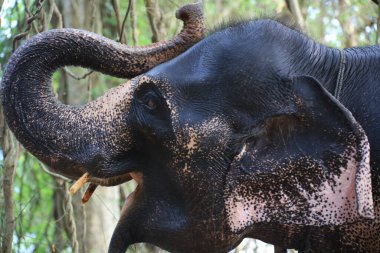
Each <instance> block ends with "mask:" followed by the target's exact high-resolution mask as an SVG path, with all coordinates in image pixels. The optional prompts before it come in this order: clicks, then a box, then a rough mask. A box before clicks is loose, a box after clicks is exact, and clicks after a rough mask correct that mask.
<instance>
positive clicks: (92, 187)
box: [82, 183, 98, 204]
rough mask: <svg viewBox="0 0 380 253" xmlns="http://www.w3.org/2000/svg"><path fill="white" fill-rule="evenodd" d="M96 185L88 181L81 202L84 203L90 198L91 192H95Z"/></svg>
mask: <svg viewBox="0 0 380 253" xmlns="http://www.w3.org/2000/svg"><path fill="white" fill-rule="evenodd" d="M96 187H98V185H97V184H94V183H90V185H89V186H88V187H87V190H86V192H85V193H84V195H83V198H82V204H85V203H86V202H87V201H89V200H90V198H91V196H92V194H93V193H94V192H95V190H96Z"/></svg>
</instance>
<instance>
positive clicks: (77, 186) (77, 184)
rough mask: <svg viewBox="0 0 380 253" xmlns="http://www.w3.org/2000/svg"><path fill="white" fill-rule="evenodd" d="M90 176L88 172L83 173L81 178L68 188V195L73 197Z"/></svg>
mask: <svg viewBox="0 0 380 253" xmlns="http://www.w3.org/2000/svg"><path fill="white" fill-rule="evenodd" d="M89 176H90V174H89V173H88V172H86V173H84V174H83V176H81V177H80V178H79V179H78V180H77V181H76V182H75V183H74V184H73V186H71V187H70V194H71V195H73V194H75V193H76V192H77V191H79V189H80V188H82V187H83V185H84V184H85V183H86V182H87V180H88V178H89Z"/></svg>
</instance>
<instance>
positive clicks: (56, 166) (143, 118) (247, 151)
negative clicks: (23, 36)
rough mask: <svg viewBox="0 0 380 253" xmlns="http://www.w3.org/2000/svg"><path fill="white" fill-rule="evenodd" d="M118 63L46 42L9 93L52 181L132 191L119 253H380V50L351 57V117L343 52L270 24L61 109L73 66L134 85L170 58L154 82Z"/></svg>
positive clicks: (68, 36) (88, 44)
mask: <svg viewBox="0 0 380 253" xmlns="http://www.w3.org/2000/svg"><path fill="white" fill-rule="evenodd" d="M190 23H191V22H190ZM192 24H193V25H194V27H195V28H197V29H198V32H196V33H195V34H193V35H195V36H194V37H195V38H198V39H199V38H200V37H201V36H199V31H200V30H202V29H201V28H200V27H199V26H197V25H196V22H195V23H192ZM184 30H185V31H186V34H192V33H191V29H189V30H186V29H184ZM190 37H191V36H190ZM179 38H181V34H180V35H179ZM186 38H188V37H187V36H186ZM177 39H178V38H177ZM196 40H197V39H191V40H190V42H189V44H192V43H193V42H195V41H196ZM174 41H176V39H174ZM57 43H59V44H58V45H57ZM169 44H170V43H169ZM68 45H69V46H68ZM73 45H78V47H75V46H73ZM45 47H47V48H45ZM120 47H121V46H120V45H117V44H115V43H113V42H111V41H108V40H105V39H102V38H99V37H97V36H95V35H93V34H88V33H84V32H82V31H76V30H65V31H55V32H50V33H46V34H44V35H40V36H37V37H35V38H33V39H31V40H30V41H29V42H27V43H26V44H25V45H24V46H23V47H22V48H21V49H20V50H18V51H17V52H16V53H15V55H14V56H13V57H12V59H11V60H10V63H9V64H8V67H7V70H6V72H5V75H4V80H3V106H4V110H5V114H6V117H7V122H8V124H9V125H10V127H11V129H12V130H13V131H14V132H15V134H16V136H17V138H18V139H19V140H20V141H21V142H22V143H23V145H24V146H26V147H27V148H28V149H29V150H30V151H31V152H32V153H33V154H34V155H36V156H37V157H38V158H39V159H41V160H42V161H43V162H45V163H46V164H48V165H49V166H51V168H52V169H53V170H54V171H55V172H57V173H60V174H63V175H65V176H67V177H70V178H73V179H75V178H78V177H79V176H81V175H82V174H83V173H84V172H88V173H90V175H91V178H90V180H92V181H94V182H97V183H99V184H103V185H114V184H119V183H122V182H124V181H127V180H129V179H130V178H133V179H135V180H136V181H137V183H138V186H137V189H136V190H135V192H134V193H132V194H131V195H130V196H129V197H128V200H127V201H126V204H125V206H124V208H123V211H122V215H121V218H120V220H119V223H118V225H117V227H116V229H115V232H114V235H113V238H112V241H111V245H110V249H109V252H112V253H119V252H120V253H121V252H125V250H126V249H127V248H128V247H129V246H130V245H131V244H133V243H136V242H150V243H153V244H155V245H158V246H160V247H162V248H164V249H167V250H169V251H171V252H226V251H228V250H230V249H232V248H233V247H234V246H236V245H237V244H238V243H239V242H240V241H241V240H242V239H243V238H244V237H253V238H258V239H261V240H264V241H266V242H269V243H272V244H275V245H278V246H280V247H287V248H296V249H298V250H300V252H378V251H379V248H380V241H379V239H378V237H379V232H380V227H379V214H380V211H379V208H378V206H379V190H378V189H379V187H378V186H379V172H378V164H379V162H380V157H379V150H380V141H379V137H378V134H377V133H378V132H379V131H380V115H379V113H380V112H379V111H378V109H377V108H379V106H380V101H379V99H378V98H379V95H380V94H379V92H380V86H379V85H377V82H378V80H380V76H379V75H380V74H379V73H380V71H379V66H378V64H377V61H378V59H379V57H380V53H378V52H379V51H378V48H377V47H368V48H355V49H346V50H345V55H346V58H347V65H346V69H345V72H344V80H343V88H342V91H341V94H340V98H341V99H340V101H338V100H337V99H335V98H334V97H333V96H332V95H331V94H332V93H333V91H334V89H335V84H336V80H337V76H338V71H339V66H340V64H339V62H340V55H341V54H340V53H339V51H338V50H336V49H331V48H327V47H324V46H322V45H319V44H317V43H316V42H314V41H313V40H311V39H309V38H307V37H306V36H305V35H303V34H302V33H300V32H298V31H295V30H293V29H291V28H289V27H287V26H285V25H283V24H281V23H279V22H277V21H273V20H256V21H249V22H245V23H241V24H236V25H231V26H230V27H227V28H225V29H222V30H220V31H218V32H215V33H213V34H212V35H210V36H209V37H207V38H206V39H204V40H202V41H201V42H199V43H197V44H196V45H194V46H193V47H191V48H190V49H189V50H187V51H186V52H185V53H183V54H181V55H179V56H178V57H176V58H174V59H172V60H170V61H168V62H165V63H163V64H161V65H158V66H156V67H155V68H153V69H152V70H150V71H148V72H146V73H145V74H142V75H140V76H137V77H135V78H133V79H132V80H131V81H130V82H128V83H127V84H124V85H121V86H119V87H117V88H115V89H114V90H111V91H110V92H109V93H107V94H106V95H104V96H103V97H101V98H99V99H98V100H97V101H95V102H93V103H91V104H88V105H86V106H84V107H72V106H66V105H62V104H60V103H58V102H57V101H56V99H55V98H53V97H52V96H51V91H50V89H51V88H50V87H49V85H48V84H49V82H50V78H51V73H52V72H53V71H54V70H55V69H56V68H57V67H60V66H63V65H67V64H70V65H80V66H84V67H91V68H93V69H95V70H99V71H102V72H106V73H108V74H112V75H118V76H128V77H131V76H134V75H137V74H140V73H143V72H144V71H146V70H147V68H150V67H153V64H158V63H159V62H161V60H162V61H165V60H168V59H169V58H172V56H173V54H171V56H170V57H167V58H165V57H158V58H159V59H160V60H159V61H157V62H155V63H152V64H147V66H145V63H146V60H144V58H143V59H141V58H138V59H140V60H134V59H135V58H134V57H135V56H136V55H134V54H130V55H129V54H127V55H124V53H123V52H124V51H123V49H122V48H120ZM170 48H173V50H174V49H175V48H178V45H177V44H176V43H174V44H172V47H170ZM179 48H181V47H179ZM185 48H187V46H186V47H182V49H183V50H184V49H185ZM53 49H54V50H53ZM161 49H162V50H163V51H165V46H164V47H163V48H161ZM182 49H181V50H179V51H178V52H177V51H175V54H179V53H180V52H181V51H183V50H182ZM33 50H37V51H33ZM159 51H160V50H158V51H156V52H155V53H154V54H159ZM43 52H46V54H44V55H43V57H41V54H42V53H43ZM143 52H144V53H143V55H145V56H146V51H143ZM154 54H153V55H152V54H150V56H148V57H147V58H148V59H152V58H154V59H155V58H157V57H155V56H154ZM164 55H166V54H165V53H164ZM173 57H174V56H173ZM125 59H128V60H125ZM57 62H58V63H57ZM153 62H154V61H153ZM124 65H125V66H124ZM136 69H137V70H136ZM124 71H125V72H124ZM310 250H313V251H310Z"/></svg>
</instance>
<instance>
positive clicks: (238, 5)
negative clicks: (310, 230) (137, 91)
mask: <svg viewBox="0 0 380 253" xmlns="http://www.w3.org/2000/svg"><path fill="white" fill-rule="evenodd" d="M376 1H377V0H376ZM376 1H375V0H373V1H370V0H321V1H313V0H233V1H227V0H205V1H203V2H202V3H203V8H204V13H205V22H206V27H207V28H213V27H214V26H215V25H217V24H219V23H221V22H228V21H229V20H234V19H241V18H252V17H254V18H257V17H262V16H280V17H281V18H283V19H287V20H294V21H295V22H297V23H298V24H299V26H300V27H301V28H302V29H303V30H304V31H305V33H307V34H308V35H310V36H311V37H312V38H314V39H315V40H317V41H319V42H320V43H323V44H326V45H328V46H331V47H338V48H344V47H352V46H361V45H373V44H376V42H377V40H378V33H377V29H376V28H377V26H378V25H377V24H378V23H379V20H378V17H379V13H380V9H379V7H378V6H377V4H376ZM189 2H190V1H185V0H161V1H159V0H104V1H102V0H0V10H1V12H0V78H1V77H2V73H3V70H4V67H5V65H6V63H7V60H8V58H9V56H10V55H11V54H12V51H13V50H14V49H16V48H17V47H18V46H19V45H20V44H22V43H23V42H24V41H25V40H26V39H28V38H29V37H30V36H33V35H34V34H36V33H40V32H43V31H46V30H49V29H54V28H62V27H74V28H81V29H85V30H89V31H93V32H95V33H98V34H102V35H104V36H106V37H108V38H111V39H113V40H115V41H119V42H121V43H125V44H128V45H131V46H134V45H146V44H150V43H152V42H155V41H159V40H164V39H168V38H171V37H173V36H174V35H175V34H176V33H178V32H179V30H180V29H181V27H182V23H181V22H180V21H178V20H176V19H175V16H174V13H175V10H176V9H177V8H178V7H180V6H182V5H184V4H186V3H189ZM124 82H125V80H121V79H117V78H113V77H110V76H106V75H102V74H99V73H96V72H92V71H89V70H86V69H81V68H74V67H66V68H63V69H60V70H59V71H57V72H56V73H55V74H54V76H53V87H54V91H55V92H56V95H57V96H58V97H59V98H60V100H61V101H62V102H64V103H67V104H83V103H86V102H88V101H90V100H93V99H95V98H96V97H98V96H100V95H102V94H103V93H104V92H105V91H106V90H107V89H109V88H111V87H114V86H116V85H118V84H120V83H124ZM0 146H1V150H0V166H1V168H0V189H1V192H0V235H1V240H0V252H3V253H11V252H17V253H24V252H25V253H29V252H30V253H34V252H36V253H37V252H52V253H55V252H74V253H98V252H99V253H102V252H107V245H108V243H109V239H110V236H111V234H112V231H113V229H114V226H115V224H116V222H117V220H118V217H119V214H120V208H121V206H122V205H123V203H124V200H125V197H126V196H128V192H130V191H131V190H132V189H134V185H131V184H133V183H127V184H124V185H121V186H117V187H102V188H101V189H99V188H98V190H97V191H96V192H95V195H94V196H93V197H92V199H91V200H90V201H89V202H88V203H87V204H86V205H82V204H81V196H82V194H83V192H82V193H79V194H76V195H74V196H70V194H69V193H68V189H69V187H70V186H71V185H72V183H73V182H70V181H67V180H66V179H63V178H60V177H58V176H56V175H51V174H48V173H47V172H46V168H44V165H43V164H41V163H40V162H39V161H37V160H36V159H35V158H34V157H33V155H31V154H29V153H28V152H27V151H26V150H24V149H23V147H22V146H21V145H20V144H19V143H18V142H17V141H16V140H15V138H14V137H13V136H12V134H11V133H10V131H9V130H8V129H7V127H6V124H5V123H4V118H3V116H2V114H1V115H0ZM128 252H142V253H144V252H164V251H162V250H160V249H158V248H155V247H153V246H151V245H146V244H141V245H138V246H134V247H133V248H131V249H130V250H128ZM232 252H258V253H264V252H273V246H271V245H267V244H265V243H262V242H259V241H257V240H253V239H250V240H244V241H243V242H242V243H241V244H240V245H239V246H238V248H237V249H235V250H234V251H232ZM289 252H295V251H293V250H289Z"/></svg>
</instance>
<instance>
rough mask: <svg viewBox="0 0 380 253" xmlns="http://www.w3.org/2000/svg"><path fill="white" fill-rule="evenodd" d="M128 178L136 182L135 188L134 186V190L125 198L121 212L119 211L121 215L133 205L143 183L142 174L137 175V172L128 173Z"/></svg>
mask: <svg viewBox="0 0 380 253" xmlns="http://www.w3.org/2000/svg"><path fill="white" fill-rule="evenodd" d="M129 174H130V176H131V177H132V178H133V179H134V180H135V181H136V183H137V186H136V189H135V190H134V191H133V192H131V193H130V194H129V195H128V197H127V198H126V200H125V204H124V206H123V210H122V211H121V213H125V212H126V211H127V210H128V208H129V207H130V206H131V205H132V204H133V202H134V200H135V198H136V196H137V195H138V193H139V192H140V189H141V187H142V183H143V180H142V174H141V173H138V172H131V173H129Z"/></svg>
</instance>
